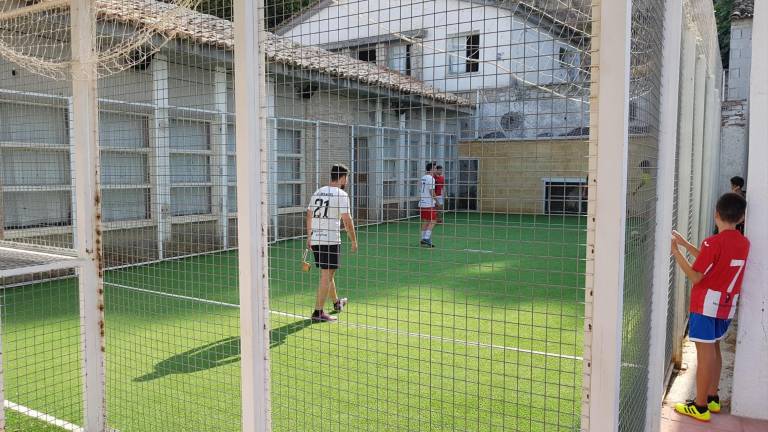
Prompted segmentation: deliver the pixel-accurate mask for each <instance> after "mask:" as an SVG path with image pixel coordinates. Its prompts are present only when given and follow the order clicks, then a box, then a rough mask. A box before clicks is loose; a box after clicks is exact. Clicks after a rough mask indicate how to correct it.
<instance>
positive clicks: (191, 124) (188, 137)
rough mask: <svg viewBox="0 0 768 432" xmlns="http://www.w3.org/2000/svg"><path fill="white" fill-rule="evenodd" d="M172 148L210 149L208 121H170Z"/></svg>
mask: <svg viewBox="0 0 768 432" xmlns="http://www.w3.org/2000/svg"><path fill="white" fill-rule="evenodd" d="M170 140H171V148H173V149H181V150H209V149H210V148H211V146H210V137H209V134H208V123H204V122H199V121H193V120H178V119H172V120H171V122H170Z"/></svg>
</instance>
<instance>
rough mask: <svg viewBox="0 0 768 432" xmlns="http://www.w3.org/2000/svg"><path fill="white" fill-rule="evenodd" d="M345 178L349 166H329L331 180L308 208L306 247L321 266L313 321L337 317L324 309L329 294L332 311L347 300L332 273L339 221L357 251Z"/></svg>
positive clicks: (338, 254) (338, 258) (337, 256)
mask: <svg viewBox="0 0 768 432" xmlns="http://www.w3.org/2000/svg"><path fill="white" fill-rule="evenodd" d="M348 178H349V169H348V168H347V167H346V166H344V165H341V164H339V165H334V166H333V167H331V182H330V183H329V184H328V186H323V187H321V188H320V189H318V190H317V191H315V193H314V194H312V198H311V199H310V200H309V207H307V220H306V222H307V248H308V249H312V252H313V254H314V256H315V265H316V266H317V267H318V268H320V283H319V286H318V288H317V298H316V300H315V310H314V312H313V313H312V320H313V321H319V322H320V321H322V322H329V321H336V317H334V316H331V315H329V314H327V313H325V311H324V310H323V308H324V307H325V302H326V300H328V297H330V298H331V299H333V310H334V311H336V312H341V311H342V310H343V309H344V306H346V304H347V299H346V298H339V295H338V293H337V292H336V280H335V279H334V276H335V274H336V270H337V269H338V268H339V264H340V262H341V223H342V222H343V223H344V229H346V231H347V236H348V237H349V240H350V242H352V252H357V235H356V233H355V224H354V223H353V222H352V216H351V209H350V205H349V195H347V193H346V192H345V191H344V188H345V187H346V186H347V180H348Z"/></svg>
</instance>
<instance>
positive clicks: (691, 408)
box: [675, 401, 711, 422]
mask: <svg viewBox="0 0 768 432" xmlns="http://www.w3.org/2000/svg"><path fill="white" fill-rule="evenodd" d="M675 411H677V413H678V414H682V415H684V416H688V417H692V418H694V419H696V420H698V421H703V422H708V421H709V419H710V418H711V415H710V413H709V409H707V408H704V411H699V408H697V407H696V404H695V403H693V401H688V402H686V403H679V404H677V405H675Z"/></svg>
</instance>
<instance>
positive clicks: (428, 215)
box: [419, 162, 437, 248]
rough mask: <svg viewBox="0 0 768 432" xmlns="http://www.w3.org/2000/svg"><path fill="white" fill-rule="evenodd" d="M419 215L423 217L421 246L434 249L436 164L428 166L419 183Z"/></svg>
mask: <svg viewBox="0 0 768 432" xmlns="http://www.w3.org/2000/svg"><path fill="white" fill-rule="evenodd" d="M419 192H420V199H419V214H420V215H421V221H422V225H421V243H420V244H421V245H422V246H424V247H429V248H433V247H435V245H434V244H432V229H433V228H434V227H435V224H436V223H437V209H436V208H435V206H436V203H437V199H436V198H437V195H435V164H433V163H432V162H429V163H428V164H427V173H426V174H424V176H423V177H421V180H420V181H419Z"/></svg>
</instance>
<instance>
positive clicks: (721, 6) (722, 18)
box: [712, 0, 733, 69]
mask: <svg viewBox="0 0 768 432" xmlns="http://www.w3.org/2000/svg"><path fill="white" fill-rule="evenodd" d="M712 1H713V2H714V4H715V19H716V20H717V37H718V40H719V41H720V55H721V56H722V59H723V68H725V69H728V63H729V62H728V60H729V58H730V53H731V13H732V12H733V0H712Z"/></svg>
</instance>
